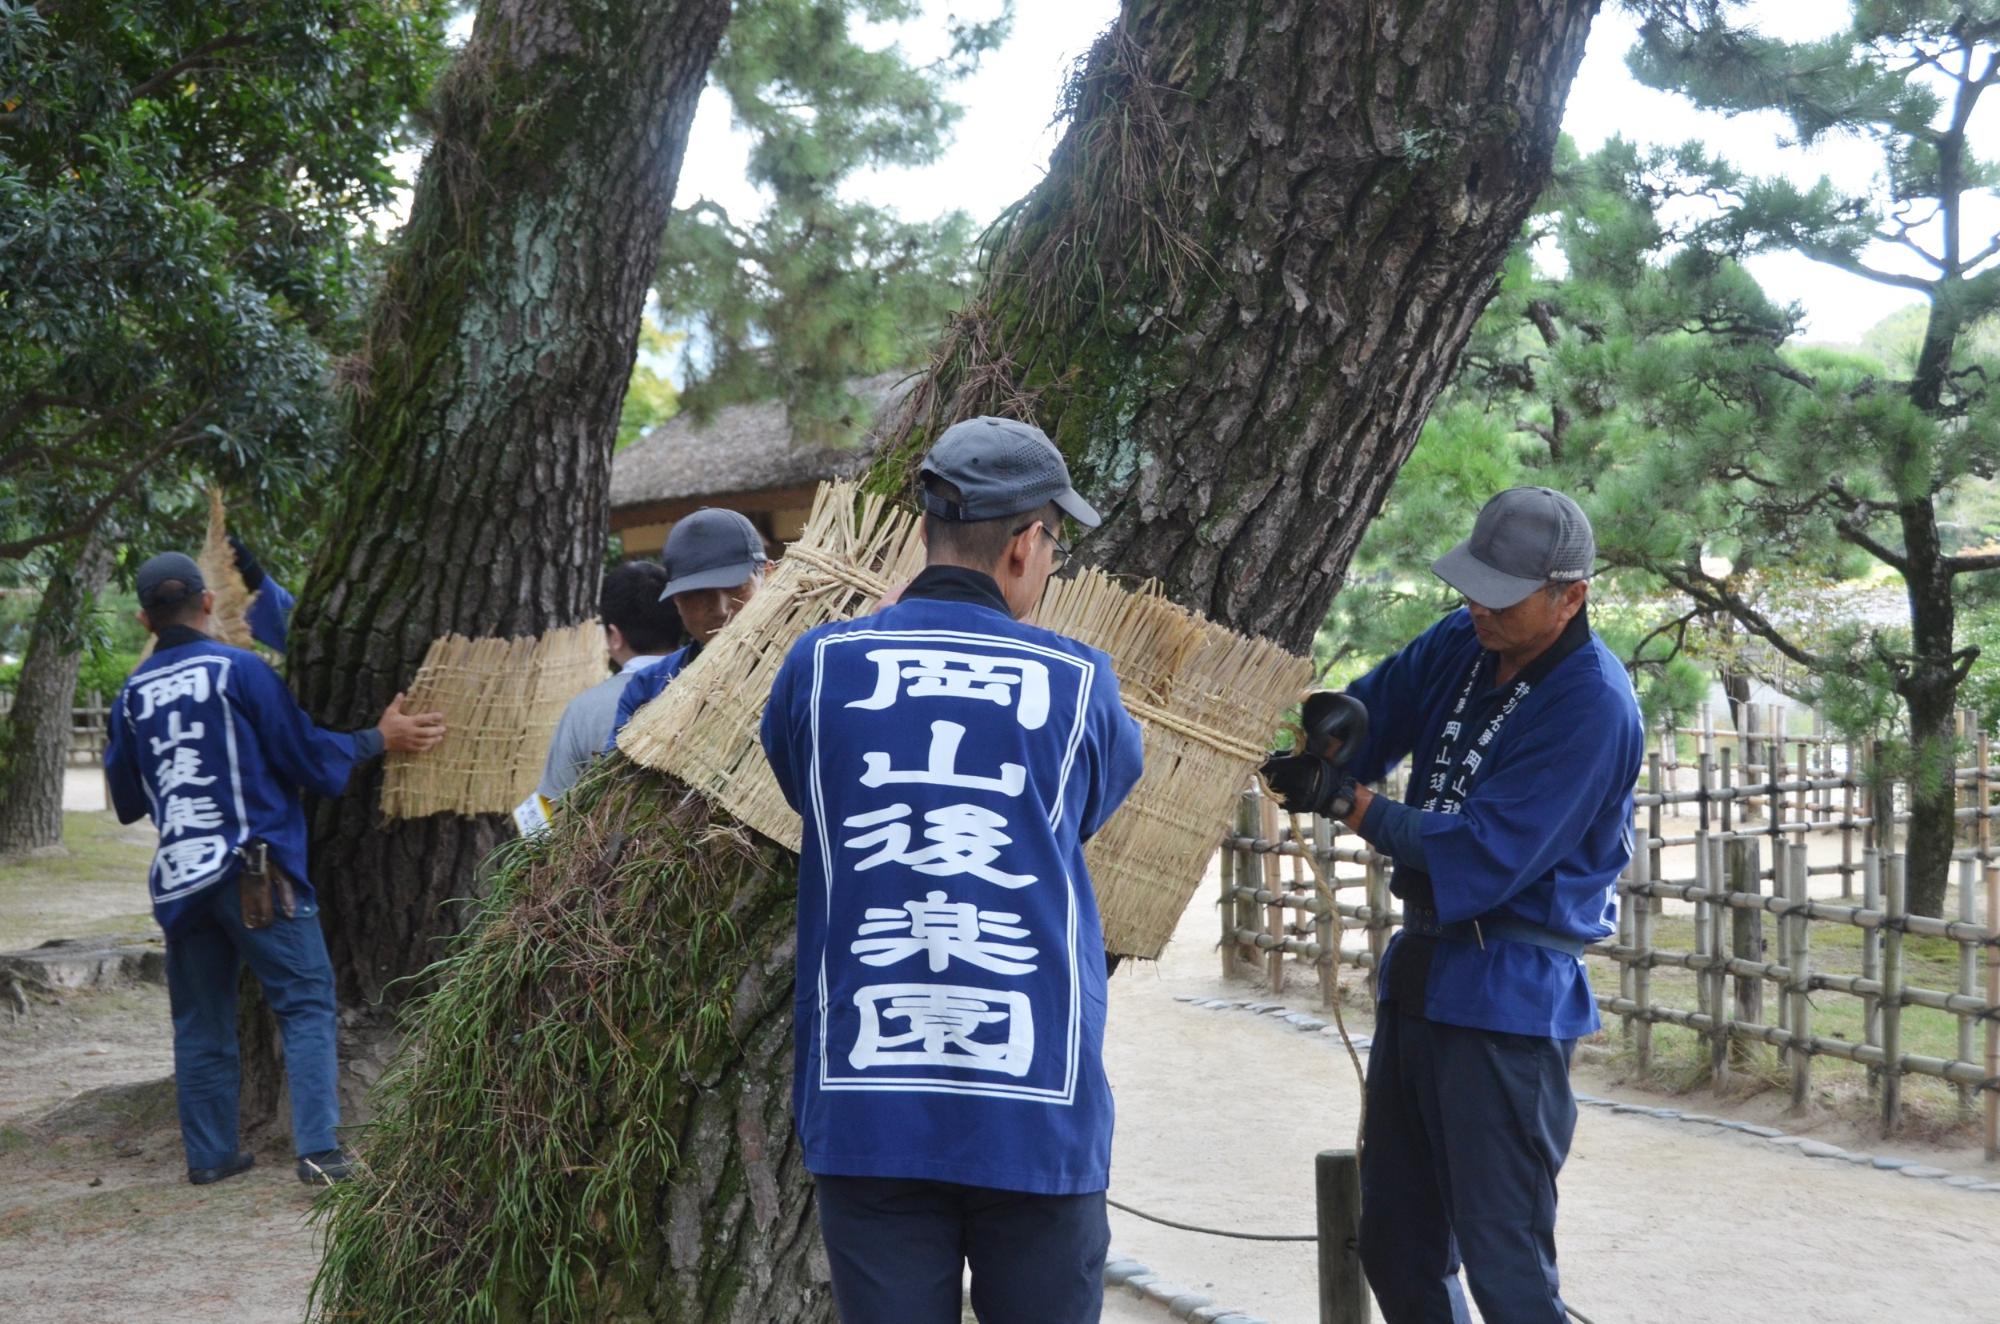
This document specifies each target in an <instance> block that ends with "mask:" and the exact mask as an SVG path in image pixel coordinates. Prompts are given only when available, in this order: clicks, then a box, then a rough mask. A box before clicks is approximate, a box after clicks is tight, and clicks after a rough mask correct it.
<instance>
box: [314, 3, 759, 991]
mask: <svg viewBox="0 0 2000 1324" xmlns="http://www.w3.org/2000/svg"><path fill="white" fill-rule="evenodd" d="M728 14H729V5H728V2H727V0H673V2H671V3H657V2H654V3H648V2H647V0H598V2H597V3H592V4H569V3H559V2H558V0H487V3H485V4H484V5H482V7H481V8H480V11H479V16H478V19H477V21H476V22H475V25H474V28H473V33H472V37H471V39H470V41H469V42H468V44H467V46H466V49H465V50H464V52H463V53H462V54H461V55H460V56H459V58H458V59H457V61H456V62H455V63H454V64H453V66H452V68H451V70H450V71H449V72H448V73H447V74H446V75H445V77H444V79H443V80H442V82H441V84H440V87H439V89H438V94H437V99H436V100H437V110H436V113H435V116H434V129H435V138H434V141H433V143H432V146H431V150H430V152H429V154H428V156H427V157H426V158H425V161H424V166H423V171H422V174H421V175H420V176H419V178H418V181H417V188H416V195H415V198H414V201H413V203H412V207H411V212H410V221H409V225H408V227H407V228H406V230H405V232H404V234H403V235H402V237H401V239H400V241H399V247H398V251H397V253H396V255H395V257H394V260H393V261H392V262H391V263H390V265H389V269H388V272H387V275H386V277H385V279H384V283H383V287H382V289H381V292H380V293H379V294H378V295H377V297H376V301H375V306H374V309H373V312H372V315H371V316H372V322H371V328H370V332H369V335H368V340H367V344H366V348H365V350H364V352H363V353H362V355H361V356H360V361H359V363H358V366H357V367H356V369H355V370H354V371H353V372H352V373H351V374H350V376H351V377H352V378H353V379H354V388H355V389H354V407H353V420H352V430H351V442H350V452H349V454H350V460H349V463H348V466H347V468H346V469H345V471H344V475H343V481H342V483H341V487H340V490H339V491H338V493H337V494H335V499H334V502H333V511H334V515H333V517H332V518H331V519H330V520H329V522H328V524H327V541H326V544H325V545H324V546H323V547H322V548H321V550H320V552H319V555H318V558H317V560H316V561H315V562H314V565H313V569H312V572H311V575H310V576H309V578H308V580H307V582H306V586H305V593H304V595H303V597H302V599H301V601H300V603H299V606H298V610H297V614H296V616H295V618H294V620H293V625H292V636H291V653H290V670H291V678H292V684H293V687H294V689H295V690H296V691H297V693H298V695H299V698H300V701H301V702H302V703H304V704H305V706H306V708H307V709H308V711H310V712H311V713H312V714H313V716H314V718H315V719H316V720H318V721H319V722H321V723H322V724H324V725H327V726H331V727H335V728H338V729H355V728H359V727H364V726H369V725H372V724H373V723H374V722H375V720H376V718H377V716H378V715H379V714H380V712H381V710H382V708H383V707H384V705H386V704H387V703H388V702H389V700H390V699H391V698H392V697H394V695H395V694H396V692H397V691H398V690H399V689H401V688H402V687H403V686H405V685H407V684H408V683H409V681H410V678H411V677H412V676H413V675H414V674H415V672H416V669H417V666H418V664H419V663H420V662H421V661H422V659H423V656H424V653H425V650H426V649H428V648H429V647H430V644H431V641H432V640H434V639H436V638H437V637H438V636H440V635H443V634H446V633H449V632H453V631H456V632H458V633H461V634H466V635H475V636H477V635H537V634H541V633H543V632H544V631H547V630H551V629H556V628H560V627H564V626H571V625H575V624H577V623H579V622H581V621H584V620H587V619H588V618H589V617H590V616H591V614H592V612H593V611H594V610H595V599H596V594H597V586H598V579H599V574H600V571H601V568H602V564H603V560H604V551H605V539H606V537H607V531H608V528H609V496H608V494H609V486H610V472H611V446H612V440H613V437H614V435H615V433H616V431H617V424H618V413H619V406H620V404H621V402H622V401H623V399H624V396H625V389H626V385H627V383H628V381H629V379H630V376H631V371H632V362H633V358H634V355H635V352H636V347H637V338H638V331H639V318H640V311H641V308H642V306H643V304H644V302H645V298H646V293H647V290H648V288H649V286H650V283H651V281H652V278H653V273H654V271H655V269H656V267H657V265H658V262H659V252H660V239H661V235H662V234H663V232H664V230H665V226H666V222H667V215H668V212H669V209H670V207H671V204H672V201H673V193H674V185H675V181H676V179H677V177H678V176H679V173H680V165H681V156H682V153H683V152H684V150H685V148H686V145H687V133H688V126H689V123H690V121H691V120H692V118H693V115H694V108H695V101H696V98H697V97H698V96H699V95H700V92H701V88H702V85H703V81H704V78H705V76H706V73H707V69H708V64H709V61H710V59H711V58H712V57H713V55H714V53H715V47H716V43H717V41H718V40H719V38H720V36H721V33H722V29H723V25H724V23H725V22H726V21H727V18H728ZM381 779H382V774H381V766H380V764H379V763H378V764H375V765H373V766H370V767H368V768H365V769H363V770H361V771H360V772H358V773H357V774H356V776H355V778H354V782H353V784H352V785H351V786H350V787H349V788H348V792H347V794H346V795H344V796H342V797H341V798H339V799H337V800H332V801H327V802H322V803H320V804H319V805H317V806H316V809H315V812H314V814H313V818H312V839H313V853H312V866H311V867H312V876H313V880H314V883H315V885H316V886H317V888H318V889H319V893H320V898H321V902H320V904H321V906H322V916H323V922H324V924H325V928H326V936H327V944H328V947H329V948H330V950H331V952H332V956H333V962H334V969H335V973H336V977H337V979H338V987H339V992H340V996H341V998H342V1001H343V1002H345V1003H350V1004H351V1003H353V1002H356V1001H369V1002H373V1001H376V1000H378V999H383V998H385V997H386V998H388V999H390V1000H394V999H395V998H397V997H398V996H400V992H399V990H398V989H396V988H393V987H392V986H391V981H393V980H396V979H398V978H400V977H402V976H406V975H410V974H413V973H415V972H416V971H418V970H420V969H422V968H423V967H424V966H425V965H426V964H428V963H429V962H430V961H432V960H433V959H435V957H436V956H437V955H438V952H439V948H438V945H437V941H436V940H437V939H438V938H440V937H442V936H444V935H446V934H449V933H451V932H453V931H455V930H456V929H457V928H458V926H459V925H460V924H461V923H462V922H463V920H462V910H463V907H461V906H457V905H454V904H453V902H454V901H455V900H456V899H458V898H462V897H465V896H467V895H468V894H470V893H471V892H472V891H473V888H474V872H475V869H476V867H477V865H478V863H479V861H480V860H481V859H482V858H484V857H485V855H486V854H487V853H488V852H489V851H490V850H491V849H492V848H493V846H494V845H495V844H496V843H497V842H498V841H500V840H501V838H502V837H503V835H504V834H506V833H507V832H509V831H511V829H510V828H508V827H507V824H506V819H505V817H504V816H500V815H494V816H487V817H483V818H460V817H455V816H443V815H440V816H434V817H430V818H425V819H420V820H415V821H398V822H391V823H385V822H383V821H382V819H381V813H380V809H379V805H378V802H379V792H380V787H381Z"/></svg>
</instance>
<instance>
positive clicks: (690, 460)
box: [611, 372, 915, 556]
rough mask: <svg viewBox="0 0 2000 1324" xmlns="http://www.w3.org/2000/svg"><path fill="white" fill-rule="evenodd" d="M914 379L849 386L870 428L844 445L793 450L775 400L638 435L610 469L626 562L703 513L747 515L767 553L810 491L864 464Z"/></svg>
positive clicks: (796, 523) (795, 523)
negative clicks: (869, 411) (867, 411)
mask: <svg viewBox="0 0 2000 1324" xmlns="http://www.w3.org/2000/svg"><path fill="white" fill-rule="evenodd" d="M914 380H915V379H914V378H913V377H911V376H910V375H909V374H907V373H902V372H891V373H882V374H880V375H878V376H875V377H867V378H863V379H861V380H859V381H855V382H853V383H851V384H850V388H849V389H851V390H852V391H853V392H854V394H855V395H856V396H858V397H859V398H860V399H861V400H862V401H863V402H864V403H865V404H866V405H868V406H872V408H873V410H874V419H875V422H874V424H873V425H871V426H870V428H869V429H868V432H867V434H866V435H865V436H864V437H863V438H862V440H861V441H860V442H859V443H857V444H855V445H852V446H812V445H805V444H798V443H795V442H794V440H793V437H792V430H791V426H790V423H789V421H788V419H787V417H786V413H785V406H784V405H783V404H782V403H779V402H777V401H765V402H762V403H759V404H748V405H730V406H727V407H725V408H722V409H718V410H716V411H715V413H714V415H713V416H712V417H711V418H709V419H708V420H707V421H706V422H701V423H697V422H696V421H694V419H693V418H692V417H690V416H687V415H682V416H680V417H677V418H672V419H669V420H667V421H666V422H665V423H662V424H660V425H659V426H658V427H656V428H651V429H648V430H647V431H646V432H645V433H643V434H641V435H640V437H639V439H638V440H637V441H635V442H633V443H632V444H631V445H630V446H628V447H626V448H625V449H624V450H623V451H620V452H619V453H618V455H617V456H616V457H615V458H613V460H612V462H611V529H612V532H614V533H617V534H619V535H620V537H621V538H622V539H623V541H624V545H625V555H627V556H658V555H659V553H660V547H661V545H662V544H664V543H665V542H666V538H667V530H669V529H671V528H672V527H673V525H674V521H675V520H678V519H679V518H681V516H683V515H686V514H688V513H690V512H691V511H695V510H699V509H700V508H701V507H703V506H724V507H727V508H728V509H731V510H740V511H742V512H743V513H744V514H745V515H748V516H749V517H750V521H751V523H753V524H755V525H756V526H757V528H758V530H759V531H760V532H762V533H763V535H764V539H765V541H766V542H768V543H769V544H770V545H771V550H772V553H773V554H774V555H775V554H776V553H777V552H778V551H779V550H780V549H782V548H783V546H784V544H786V543H788V542H791V541H793V540H794V539H796V538H797V537H798V536H799V533H800V532H801V531H802V530H803V529H804V527H805V519H806V513H807V511H808V510H809V509H810V507H811V506H812V497H813V491H814V489H815V488H817V487H818V486H819V485H820V483H822V482H824V481H825V480H827V479H829V478H850V477H853V476H854V475H855V474H858V473H860V472H861V470H863V469H864V468H866V467H867V465H868V461H869V459H870V458H871V457H872V456H873V454H874V451H875V446H876V444H877V442H878V441H879V440H880V429H881V426H882V425H883V424H884V423H886V422H887V421H888V417H889V413H890V410H891V409H892V408H893V407H894V406H895V405H896V404H898V403H899V402H900V401H901V400H902V398H903V395H904V393H905V392H906V391H908V389H909V387H910V385H911V383H912V382H913V381H914Z"/></svg>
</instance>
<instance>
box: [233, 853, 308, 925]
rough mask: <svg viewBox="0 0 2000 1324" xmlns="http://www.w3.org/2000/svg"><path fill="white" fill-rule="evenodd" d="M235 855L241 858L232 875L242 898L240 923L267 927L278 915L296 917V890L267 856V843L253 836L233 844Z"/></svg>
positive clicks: (297, 899) (297, 906)
mask: <svg viewBox="0 0 2000 1324" xmlns="http://www.w3.org/2000/svg"><path fill="white" fill-rule="evenodd" d="M236 857H237V858H238V859H239V860H241V861H243V868H242V871H241V872H240V873H238V874H237V876H236V884H237V887H238V889H239V894H240V895H241V897H242V899H243V927H244V928H246V929H267V928H269V927H270V926H271V922H272V921H273V920H275V919H276V918H277V917H278V916H279V915H283V916H284V917H285V918H286V919H294V918H297V916H298V913H299V894H298V892H297V891H296V890H295V889H294V888H293V887H292V879H291V875H290V874H287V873H286V872H285V870H284V866H282V865H280V864H279V863H278V862H277V861H276V860H274V859H272V858H271V843H270V842H268V841H262V840H259V839H257V838H255V837H253V838H251V839H250V840H249V841H246V842H244V843H243V844H242V845H241V846H238V847H237V848H236Z"/></svg>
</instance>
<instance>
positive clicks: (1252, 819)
mask: <svg viewBox="0 0 2000 1324" xmlns="http://www.w3.org/2000/svg"><path fill="white" fill-rule="evenodd" d="M1263 796H1264V793H1263V791H1262V790H1261V789H1259V788H1256V787H1252V788H1251V790H1250V793H1249V794H1248V795H1246V796H1244V797H1243V804H1242V808H1241V810H1240V817H1239V819H1238V832H1237V835H1238V836H1240V837H1241V838H1242V839H1243V840H1244V841H1253V840H1255V839H1256V836H1257V813H1258V809H1257V806H1258V805H1259V804H1260V803H1261V802H1262V800H1263ZM1258 872H1259V871H1258V868H1257V857H1256V855H1255V854H1253V853H1252V852H1251V850H1250V848H1249V847H1248V846H1242V847H1239V848H1238V849H1237V855H1236V887H1237V892H1236V935H1237V936H1236V937H1235V938H1234V940H1233V944H1232V945H1233V948H1234V951H1235V953H1236V954H1237V956H1238V957H1239V958H1240V957H1241V956H1242V953H1243V939H1242V937H1241V935H1242V934H1244V933H1255V932H1256V931H1257V926H1258V923H1259V922H1260V921H1261V919H1262V916H1261V915H1259V914H1258V912H1257V902H1256V900H1255V898H1254V897H1249V896H1245V895H1244V894H1243V893H1244V889H1248V890H1249V891H1251V892H1255V891H1256V890H1257V875H1258ZM1250 959H1251V960H1253V961H1254V960H1255V959H1256V948H1254V947H1253V948H1251V950H1250Z"/></svg>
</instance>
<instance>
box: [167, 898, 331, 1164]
mask: <svg viewBox="0 0 2000 1324" xmlns="http://www.w3.org/2000/svg"><path fill="white" fill-rule="evenodd" d="M244 965H247V966H249V967H250V972H251V973H252V974H254V975H255V976H257V982H258V983H259V984H261V985H262V986H263V988H264V997H265V999H266V1000H267V1001H268V1002H270V1004H271V1010H272V1011H273V1012H274V1013H276V1014H277V1017H278V1029H279V1032H280V1033H281V1034H282V1036H283V1038H284V1044H285V1077H286V1081H287V1084H288V1087H289V1089H290V1091H291V1095H292V1148H293V1150H294V1152H296V1153H299V1154H317V1153H320V1152H322V1151H324V1150H328V1149H332V1148H333V1147H334V1145H335V1143H336V1142H335V1140H334V1136H333V1130H334V1127H336V1126H337V1125H339V1123H340V1101H339V1099H338V1098H337V1097H336V1096H335V1093H334V1089H335V1071H336V1061H335V1055H334V1051H335V1050H334V1003H333V965H332V963H331V962H330V961H329V960H328V959H327V955H326V939H325V938H324V937H322V936H321V934H320V931H319V914H318V912H317V911H313V912H311V913H302V914H300V915H299V916H298V917H297V918H295V919H286V918H285V917H284V916H282V915H280V916H279V917H278V918H277V919H275V920H273V921H272V922H271V924H270V926H269V927H267V928H262V929H246V928H244V927H243V907H242V900H241V898H240V896H239V895H238V892H237V885H236V882H235V880H234V879H231V880H230V881H228V882H224V883H217V884H215V885H214V886H213V887H211V888H209V896H208V898H207V900H206V901H205V902H204V903H203V904H202V906H201V909H200V914H199V915H197V916H192V917H190V918H189V921H188V924H187V926H186V927H185V928H184V929H183V930H182V931H181V932H179V933H175V934H173V935H171V936H170V937H168V939H167V1000H168V1003H169V1004H170V1005H171V1006H172V1008H173V1015H174V1089H175V1093H176V1095H177V1097H178V1100H179V1103H180V1115H181V1146H182V1148H184V1149H185V1150H186V1151H187V1163H188V1166H189V1167H190V1168H212V1167H218V1166H220V1165H222V1164H224V1163H227V1162H228V1161H229V1160H230V1159H232V1158H234V1157H236V1145H237V1138H238V1137H237V1134H236V1096H237V1091H238V1088H239V1086H240V1084H241V1077H242V1073H241V1071H240V1070H239V1068H238V1065H237V1057H236V974H237V970H238V969H239V968H240V967H241V966H244Z"/></svg>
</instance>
